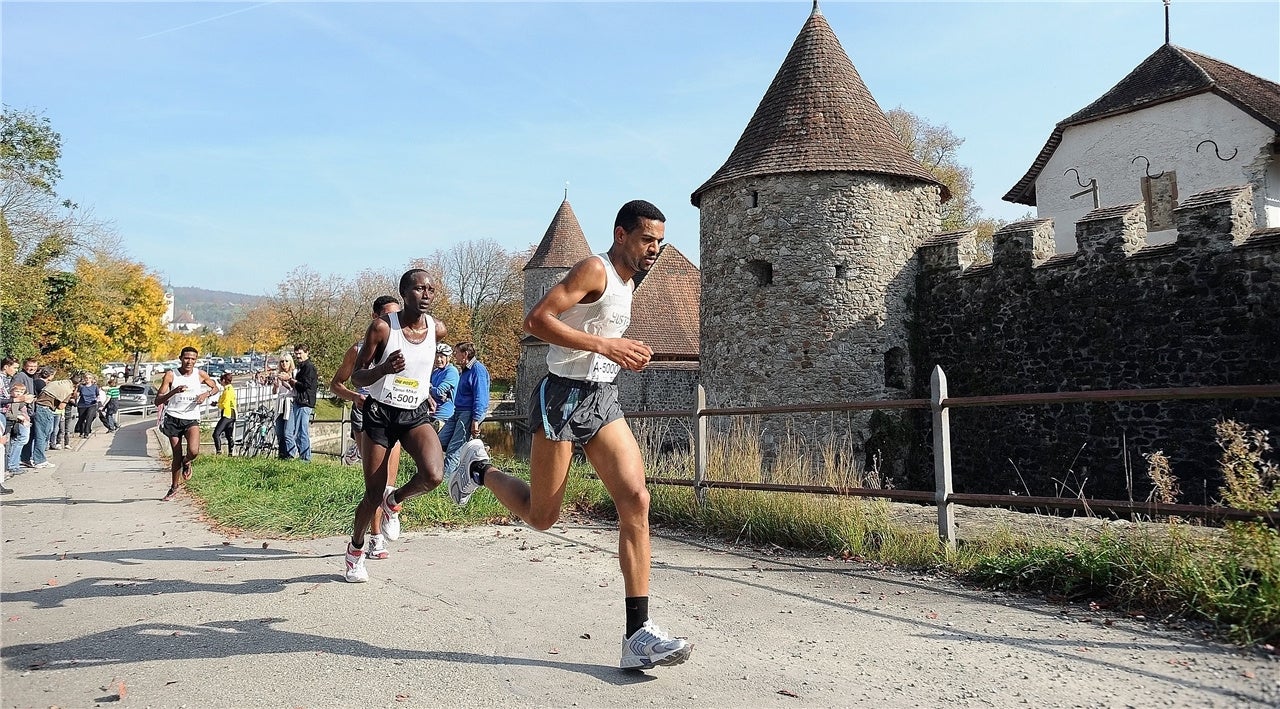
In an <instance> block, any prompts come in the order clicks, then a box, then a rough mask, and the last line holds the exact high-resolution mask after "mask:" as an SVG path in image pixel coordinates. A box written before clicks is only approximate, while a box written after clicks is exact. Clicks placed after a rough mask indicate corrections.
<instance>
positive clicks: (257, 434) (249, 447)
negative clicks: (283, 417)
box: [240, 406, 276, 456]
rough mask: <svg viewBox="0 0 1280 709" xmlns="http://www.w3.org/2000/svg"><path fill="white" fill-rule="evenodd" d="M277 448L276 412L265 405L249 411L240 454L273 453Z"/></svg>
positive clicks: (241, 440)
mask: <svg viewBox="0 0 1280 709" xmlns="http://www.w3.org/2000/svg"><path fill="white" fill-rule="evenodd" d="M275 449H276V427H275V412H273V411H271V410H269V409H268V408H267V407H265V406H259V407H258V408H257V410H255V411H251V412H249V415H248V416H247V417H246V418H245V427H244V437H243V438H241V439H240V455H241V456H255V455H271V454H273V453H274V452H275Z"/></svg>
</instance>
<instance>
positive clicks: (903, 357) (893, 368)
mask: <svg viewBox="0 0 1280 709" xmlns="http://www.w3.org/2000/svg"><path fill="white" fill-rule="evenodd" d="M884 385H885V386H886V387H888V388H890V389H906V388H907V352H906V350H904V349H902V348H901V347H891V348H890V349H889V351H888V352H885V353H884Z"/></svg>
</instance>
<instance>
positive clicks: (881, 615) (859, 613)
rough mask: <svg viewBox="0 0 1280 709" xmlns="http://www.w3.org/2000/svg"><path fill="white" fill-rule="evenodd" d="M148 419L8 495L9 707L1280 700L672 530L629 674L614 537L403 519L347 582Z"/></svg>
mask: <svg viewBox="0 0 1280 709" xmlns="http://www.w3.org/2000/svg"><path fill="white" fill-rule="evenodd" d="M150 425H151V424H150V423H135V424H131V425H129V426H126V427H125V428H123V429H122V430H121V431H120V432H119V433H117V434H115V436H114V438H112V437H108V436H106V435H101V434H100V435H98V436H95V437H94V438H92V439H90V440H89V441H87V442H85V443H83V445H81V446H80V447H79V449H78V450H69V451H58V452H54V453H53V454H52V459H53V460H54V461H56V462H57V463H58V467H57V469H56V470H53V471H52V472H50V471H28V472H26V473H24V474H22V475H20V476H17V477H15V478H14V479H13V480H12V482H11V486H12V487H14V488H16V489H17V490H18V493H17V494H15V495H11V496H9V497H6V498H4V499H3V501H2V502H0V514H2V515H3V519H2V529H3V534H4V547H3V579H2V580H0V591H2V596H0V628H2V629H3V630H2V634H0V640H2V641H3V653H2V654H3V668H2V670H0V704H2V705H3V706H5V707H50V706H57V707H84V706H93V705H95V704H107V703H108V702H112V701H116V700H118V703H114V704H111V706H121V707H128V706H136V707H202V708H203V707H359V706H373V707H401V706H464V707H472V706H475V707H480V706H504V707H506V706H584V707H596V706H600V707H605V706H608V707H635V706H680V707H704V706H735V707H737V706H752V707H756V706H759V707H775V706H776V707H807V706H874V707H900V706H901V707H906V706H927V707H935V706H941V705H943V704H948V705H956V706H1022V705H1028V704H1029V705H1034V706H1040V707H1043V706H1124V705H1132V706H1153V705H1163V706H1188V707H1191V706H1195V707H1200V706H1254V705H1256V706H1276V705H1277V704H1280V686H1278V682H1280V662H1277V661H1276V659H1275V658H1270V657H1263V656H1260V655H1258V654H1256V653H1237V652H1233V651H1231V650H1228V649H1225V648H1222V647H1220V646H1216V645H1213V644H1209V643H1204V642H1201V641H1198V640H1197V639H1195V638H1194V637H1193V636H1192V635H1191V634H1190V633H1189V632H1187V631H1178V630H1173V629H1171V628H1169V627H1166V626H1162V625H1159V624H1154V623H1148V622H1145V621H1140V620H1136V619H1131V618H1123V617H1121V618H1112V617H1108V616H1105V615H1103V614H1100V613H1097V612H1091V611H1089V610H1088V609H1084V608H1079V607H1071V608H1065V609H1064V608H1062V607H1059V606H1049V605H1043V604H1040V603H1037V602H1034V601H1030V600H1025V599H1018V598H1012V597H1007V596H1001V595H999V594H992V593H986V592H976V591H972V590H967V589H963V588H960V587H958V586H956V585H954V584H951V583H949V582H947V581H945V580H943V579H939V578H935V577H932V576H929V575H921V574H914V575H913V574H903V573H896V572H887V571H879V570H876V569H874V568H870V567H867V566H863V565H855V564H847V563H843V562H839V561H831V560H825V559H809V558H799V557H787V556H776V555H771V554H768V553H761V552H757V551H753V550H746V549H737V548H726V547H722V546H720V545H716V544H711V543H703V542H699V541H695V540H689V539H684V538H681V537H679V536H677V535H674V534H665V533H663V532H662V531H661V530H659V531H658V534H659V537H658V538H656V539H655V542H654V555H655V567H654V574H653V588H654V597H653V601H652V605H653V608H654V610H655V619H656V620H658V621H660V622H665V623H669V624H670V625H671V627H672V629H673V630H674V631H676V632H677V633H679V634H687V635H689V636H690V637H692V638H693V639H694V640H695V642H696V644H697V649H696V651H695V652H694V655H693V657H692V659H690V661H689V662H687V663H685V664H684V665H681V666H679V667H674V668H661V669H659V670H654V671H652V672H649V673H646V674H641V673H625V672H622V671H619V670H617V669H615V668H616V663H617V661H618V655H619V652H620V649H621V626H620V623H621V618H622V588H621V583H620V579H619V576H618V573H617V570H616V561H615V559H614V556H613V547H614V544H615V539H616V535H615V533H614V531H613V530H612V529H610V528H608V527H607V526H600V525H597V524H593V523H588V522H585V521H567V522H566V523H565V524H563V525H561V526H558V527H556V528H555V529H553V530H552V531H551V532H550V533H545V534H544V533H539V532H532V531H528V530H526V529H523V528H519V527H512V526H502V527H494V526H490V527H481V528H474V529H467V530H449V531H432V532H410V533H407V534H406V535H405V536H404V537H402V538H401V540H400V541H399V542H395V543H393V545H392V549H393V556H392V558H391V559H390V560H387V561H385V562H370V573H371V575H372V577H373V578H372V581H371V582H370V583H367V584H363V585H355V584H347V583H345V582H343V581H342V580H341V579H340V577H339V573H338V572H339V567H340V565H341V556H340V554H341V551H342V544H343V540H341V539H337V538H330V539H316V540H306V541H283V540H265V541H264V540H262V539H256V538H247V537H238V536H233V535H227V534H223V533H220V532H217V531H214V530H212V529H210V528H209V527H208V526H207V525H206V524H204V523H203V522H202V521H201V520H200V517H199V513H198V511H197V509H196V508H195V507H194V506H193V505H192V504H191V503H190V500H189V499H183V500H180V501H178V502H176V503H162V502H160V501H159V500H158V498H159V497H160V495H162V494H163V493H164V490H165V488H166V486H167V473H166V472H165V471H164V470H163V469H162V467H161V466H160V465H159V464H157V463H156V462H155V460H154V458H153V457H152V455H153V454H154V451H155V444H154V440H152V439H151V436H150V435H149V434H148V433H147V432H146V430H145V429H147V428H149V427H150ZM149 440H150V443H149ZM1086 621H1087V622H1086ZM1109 621H1110V623H1108V622H1109ZM122 689H123V697H121V696H120V695H121V690H122Z"/></svg>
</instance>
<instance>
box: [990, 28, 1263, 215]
mask: <svg viewBox="0 0 1280 709" xmlns="http://www.w3.org/2000/svg"><path fill="white" fill-rule="evenodd" d="M1206 92H1211V93H1214V94H1217V95H1218V96H1221V97H1222V98H1223V99H1225V100H1227V101H1228V102H1230V103H1232V104H1234V105H1235V106H1237V107H1238V108H1240V110H1242V111H1244V112H1245V113H1247V114H1249V115H1251V116H1253V117H1254V118H1256V119H1257V120H1258V121H1259V122H1260V123H1262V124H1263V125H1266V126H1268V127H1269V128H1271V129H1272V130H1274V131H1277V132H1280V84H1276V83H1275V82H1274V81H1268V80H1267V79H1264V78H1262V77H1260V76H1254V75H1253V74H1250V73H1249V72H1247V71H1244V70H1242V69H1239V68H1237V67H1234V66H1232V65H1230V64H1227V63H1226V62H1223V61H1219V60H1217V59H1214V58H1212V57H1207V56H1205V55H1203V54H1198V53H1196V52H1193V51H1191V50H1189V49H1183V48H1182V47H1179V46H1176V45H1173V44H1165V45H1161V47H1160V48H1159V49H1157V50H1156V51H1155V52H1153V53H1152V54H1151V56H1149V57H1147V58H1146V59H1144V60H1143V61H1142V63H1141V64H1139V65H1138V66H1137V68H1135V69H1134V70H1133V71H1131V72H1129V74H1128V75H1127V76H1125V77H1124V78H1123V79H1121V80H1120V83H1118V84H1116V85H1115V86H1113V87H1111V90H1110V91H1107V92H1106V93H1105V94H1103V95H1102V96H1101V97H1100V98H1099V99H1098V100H1096V101H1094V102H1093V103H1091V104H1089V105H1088V106H1085V107H1084V108H1082V109H1080V110H1079V111H1077V112H1076V113H1074V114H1072V115H1071V116H1068V117H1067V118H1066V119H1064V120H1062V121H1061V122H1059V123H1058V125H1056V126H1055V127H1054V129H1053V133H1052V134H1050V135H1049V139H1048V140H1047V141H1045V144H1044V147H1043V148H1041V149H1040V154H1039V155H1037V156H1036V159H1035V162H1033V163H1032V165H1031V168H1030V169H1029V170H1027V173H1026V174H1025V175H1023V176H1022V179H1020V180H1018V184H1016V185H1014V186H1013V188H1012V189H1010V190H1009V192H1008V194H1006V195H1005V196H1004V200H1005V201H1007V202H1015V203H1018V204H1025V205H1029V206H1032V207H1034V206H1035V204H1036V178H1037V177H1039V176H1040V171H1041V170H1043V169H1044V166H1045V165H1046V164H1048V162H1049V158H1050V156H1052V155H1053V153H1054V151H1056V150H1057V149H1058V145H1059V144H1060V143H1061V142H1062V134H1063V132H1064V131H1065V129H1066V128H1067V127H1069V126H1076V125H1081V124H1084V123H1090V122H1093V121H1097V120H1101V119H1103V118H1109V117H1111V116H1117V115H1120V114H1124V113H1131V112H1133V111H1138V110H1141V109H1143V108H1147V107H1149V106H1154V105H1156V104H1159V103H1164V102H1166V101H1173V100H1176V99H1180V98H1185V97H1187V96H1193V95H1196V94H1201V93H1206Z"/></svg>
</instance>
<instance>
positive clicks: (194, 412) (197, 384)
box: [164, 369, 208, 421]
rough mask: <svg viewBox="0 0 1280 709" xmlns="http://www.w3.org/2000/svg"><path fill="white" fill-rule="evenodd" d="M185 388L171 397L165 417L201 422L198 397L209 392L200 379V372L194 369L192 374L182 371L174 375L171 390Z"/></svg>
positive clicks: (165, 406)
mask: <svg viewBox="0 0 1280 709" xmlns="http://www.w3.org/2000/svg"><path fill="white" fill-rule="evenodd" d="M180 386H185V387H186V389H184V390H183V391H181V392H179V393H177V394H174V395H173V396H171V397H169V400H168V402H167V403H165V405H164V414H165V416H172V417H174V418H176V419H182V420H183V421H199V420H200V404H198V403H196V397H198V396H200V395H201V394H203V393H204V392H205V391H208V387H206V386H204V383H203V382H202V381H201V379H200V370H199V369H193V370H191V373H190V374H183V373H182V372H181V371H175V372H174V373H173V383H172V384H170V385H169V388H170V389H177V388H178V387H180Z"/></svg>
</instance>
